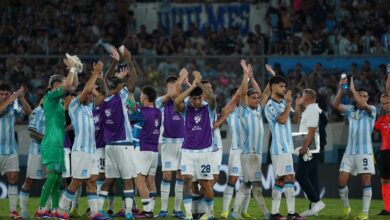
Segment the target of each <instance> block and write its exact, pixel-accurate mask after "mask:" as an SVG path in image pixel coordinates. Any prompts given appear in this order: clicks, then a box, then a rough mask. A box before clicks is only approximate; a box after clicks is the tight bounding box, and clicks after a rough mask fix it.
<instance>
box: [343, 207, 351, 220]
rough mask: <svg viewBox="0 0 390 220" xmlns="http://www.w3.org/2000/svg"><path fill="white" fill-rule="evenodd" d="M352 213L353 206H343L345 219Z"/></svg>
mask: <svg viewBox="0 0 390 220" xmlns="http://www.w3.org/2000/svg"><path fill="white" fill-rule="evenodd" d="M350 213H351V208H350V207H348V208H343V219H348V218H349V214H350Z"/></svg>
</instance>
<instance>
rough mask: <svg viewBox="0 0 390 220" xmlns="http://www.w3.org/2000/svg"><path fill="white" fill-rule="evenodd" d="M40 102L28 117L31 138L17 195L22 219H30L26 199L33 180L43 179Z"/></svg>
mask: <svg viewBox="0 0 390 220" xmlns="http://www.w3.org/2000/svg"><path fill="white" fill-rule="evenodd" d="M42 101H43V100H41V101H40V103H39V105H38V106H37V107H36V108H35V109H34V110H33V111H32V113H31V115H30V117H29V123H28V130H29V131H30V137H31V138H32V140H31V144H30V149H29V152H28V159H27V171H26V179H25V180H24V183H23V186H22V189H21V190H20V193H19V200H20V212H21V216H22V217H23V218H30V215H29V214H28V198H29V194H30V190H31V187H32V185H33V183H34V181H35V180H41V179H44V178H45V170H44V168H43V165H42V156H41V141H42V139H43V136H44V134H45V118H44V112H43V108H42Z"/></svg>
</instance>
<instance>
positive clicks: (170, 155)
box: [160, 143, 182, 171]
mask: <svg viewBox="0 0 390 220" xmlns="http://www.w3.org/2000/svg"><path fill="white" fill-rule="evenodd" d="M181 145H182V143H178V144H172V143H166V144H162V145H161V148H160V151H161V166H162V171H176V170H178V169H179V168H180V158H181Z"/></svg>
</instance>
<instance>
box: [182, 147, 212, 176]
mask: <svg viewBox="0 0 390 220" xmlns="http://www.w3.org/2000/svg"><path fill="white" fill-rule="evenodd" d="M212 157H213V153H212V152H191V151H183V152H182V154H181V167H180V169H181V174H182V175H191V176H193V178H194V180H212V179H214V177H213V173H212V166H213V158H212Z"/></svg>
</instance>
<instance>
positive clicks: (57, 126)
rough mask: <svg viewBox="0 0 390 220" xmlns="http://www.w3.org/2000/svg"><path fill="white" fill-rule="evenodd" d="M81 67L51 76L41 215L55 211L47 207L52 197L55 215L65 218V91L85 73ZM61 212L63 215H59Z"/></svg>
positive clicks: (46, 102) (46, 108) (45, 103)
mask: <svg viewBox="0 0 390 220" xmlns="http://www.w3.org/2000/svg"><path fill="white" fill-rule="evenodd" d="M81 68H82V67H81V66H80V65H78V64H76V63H72V67H71V69H70V70H69V73H68V76H67V77H66V79H65V77H63V76H61V75H57V74H56V75H53V76H51V77H50V79H49V86H50V89H51V91H49V92H48V93H47V94H46V95H45V96H44V101H43V110H44V114H45V129H46V131H50V132H46V134H45V136H44V137H43V140H42V163H43V165H45V167H46V172H47V176H46V181H45V184H44V185H43V188H42V192H41V198H40V201H39V209H38V211H37V212H36V215H35V216H36V217H37V218H49V217H51V214H50V213H49V212H48V211H47V210H46V209H45V206H46V202H47V200H48V198H49V196H51V200H52V210H53V212H52V214H53V215H55V217H58V218H61V217H65V216H62V215H61V213H57V211H56V209H57V208H58V203H59V199H60V182H61V174H62V172H63V171H64V170H65V165H64V156H63V155H64V139H65V137H64V134H65V126H64V125H65V112H64V105H63V98H64V93H65V92H66V91H68V90H69V89H70V88H71V87H72V84H73V79H74V78H75V77H77V76H76V75H77V73H78V72H79V71H80V72H81ZM57 214H59V215H58V216H57Z"/></svg>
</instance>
